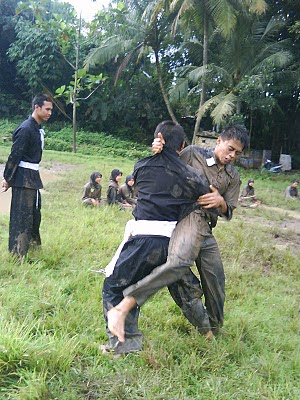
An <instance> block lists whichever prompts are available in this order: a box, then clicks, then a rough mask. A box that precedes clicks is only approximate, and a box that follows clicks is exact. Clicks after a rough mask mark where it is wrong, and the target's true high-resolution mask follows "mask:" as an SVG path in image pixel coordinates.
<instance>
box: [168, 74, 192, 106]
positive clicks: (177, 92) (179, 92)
mask: <svg viewBox="0 0 300 400" xmlns="http://www.w3.org/2000/svg"><path fill="white" fill-rule="evenodd" d="M188 89H189V85H188V78H177V79H176V84H175V85H173V86H172V87H171V88H170V90H169V96H170V100H171V101H177V100H180V99H181V98H183V97H185V96H186V95H187V94H188Z"/></svg>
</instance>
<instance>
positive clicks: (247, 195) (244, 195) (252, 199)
mask: <svg viewBox="0 0 300 400" xmlns="http://www.w3.org/2000/svg"><path fill="white" fill-rule="evenodd" d="M239 203H240V205H241V206H242V207H250V208H256V207H258V206H259V205H260V204H261V201H260V200H257V198H256V196H255V193H254V180H253V179H249V180H248V184H247V186H245V187H244V188H243V190H242V192H241V194H240V197H239Z"/></svg>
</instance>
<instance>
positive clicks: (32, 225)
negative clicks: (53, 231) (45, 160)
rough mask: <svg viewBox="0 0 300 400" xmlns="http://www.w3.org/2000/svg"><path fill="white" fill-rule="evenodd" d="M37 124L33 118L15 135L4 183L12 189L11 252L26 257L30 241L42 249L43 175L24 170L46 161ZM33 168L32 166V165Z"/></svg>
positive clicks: (32, 170) (25, 122)
mask: <svg viewBox="0 0 300 400" xmlns="http://www.w3.org/2000/svg"><path fill="white" fill-rule="evenodd" d="M40 129H41V127H40V125H39V124H38V123H37V122H36V120H35V119H34V118H33V117H32V116H30V117H29V118H28V119H27V120H25V121H24V122H23V123H22V124H21V125H20V126H19V127H18V128H17V129H16V130H15V132H14V133H13V145H12V148H11V152H10V155H9V157H8V160H7V163H6V166H5V170H4V174H3V176H4V179H5V180H6V181H7V183H8V185H9V186H10V187H12V201H11V209H10V224H9V250H10V251H11V252H12V253H16V254H17V255H21V256H23V255H25V254H26V253H27V251H28V247H29V243H30V241H33V242H35V244H37V245H40V244H41V239H40V233H39V227H40V222H41V213H40V208H41V197H40V192H39V189H41V188H42V187H43V184H42V181H41V178H40V173H39V171H38V170H35V169H32V168H24V167H20V166H19V163H20V161H23V162H26V163H31V164H39V162H40V161H41V158H42V151H43V149H42V147H43V134H42V133H41V131H40ZM29 166H30V164H29Z"/></svg>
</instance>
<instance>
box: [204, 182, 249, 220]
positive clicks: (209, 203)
mask: <svg viewBox="0 0 300 400" xmlns="http://www.w3.org/2000/svg"><path fill="white" fill-rule="evenodd" d="M240 184H241V182H240V178H239V176H238V175H236V176H235V177H234V179H232V181H231V182H230V185H229V186H228V188H227V190H226V191H225V193H224V194H223V195H221V194H220V193H219V191H218V189H216V188H215V187H213V186H210V190H211V193H207V194H204V195H203V196H200V197H199V199H198V203H199V204H200V205H201V206H202V207H203V208H204V209H210V208H217V209H218V210H219V213H220V216H222V217H224V218H226V219H228V220H230V219H231V218H232V213H233V210H234V209H235V208H236V206H237V203H238V198H239V191H240Z"/></svg>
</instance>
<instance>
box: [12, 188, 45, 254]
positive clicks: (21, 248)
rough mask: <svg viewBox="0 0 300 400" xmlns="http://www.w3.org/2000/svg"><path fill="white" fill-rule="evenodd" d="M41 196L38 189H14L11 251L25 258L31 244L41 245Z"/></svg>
mask: <svg viewBox="0 0 300 400" xmlns="http://www.w3.org/2000/svg"><path fill="white" fill-rule="evenodd" d="M40 223H41V196H40V192H39V191H38V190H36V189H27V188H21V187H12V199H11V208H10V223H9V245H8V247H9V251H10V252H11V253H14V254H16V255H18V256H25V255H26V254H27V252H28V248H29V243H30V241H31V240H34V241H35V243H36V244H38V245H40V244H41V238H40V232H39V228H40Z"/></svg>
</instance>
